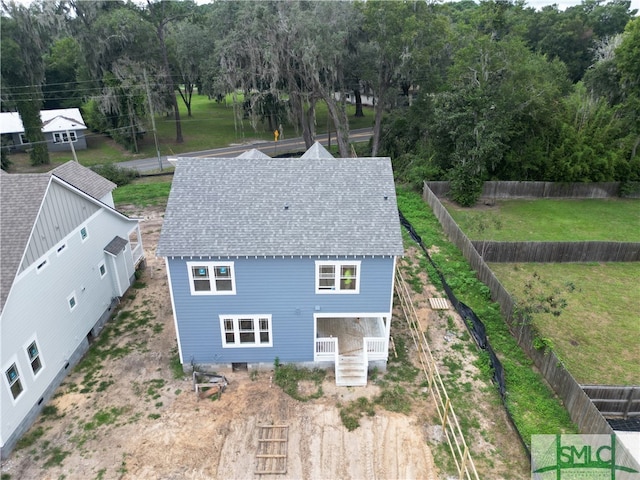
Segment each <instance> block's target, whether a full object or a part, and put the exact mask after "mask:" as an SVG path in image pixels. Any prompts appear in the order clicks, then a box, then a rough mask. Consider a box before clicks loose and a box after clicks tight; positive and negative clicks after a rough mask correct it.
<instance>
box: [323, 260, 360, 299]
mask: <svg viewBox="0 0 640 480" xmlns="http://www.w3.org/2000/svg"><path fill="white" fill-rule="evenodd" d="M359 292H360V262H354V261H340V262H330V261H318V262H316V293H359Z"/></svg>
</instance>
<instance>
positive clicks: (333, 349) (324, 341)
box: [314, 338, 338, 361]
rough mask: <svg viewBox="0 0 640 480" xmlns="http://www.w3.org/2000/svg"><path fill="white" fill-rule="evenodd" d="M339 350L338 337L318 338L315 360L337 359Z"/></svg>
mask: <svg viewBox="0 0 640 480" xmlns="http://www.w3.org/2000/svg"><path fill="white" fill-rule="evenodd" d="M337 352H338V339H337V338H316V349H315V353H314V360H315V361H321V360H326V361H336V355H337Z"/></svg>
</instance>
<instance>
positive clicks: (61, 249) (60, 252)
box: [56, 243, 67, 255]
mask: <svg viewBox="0 0 640 480" xmlns="http://www.w3.org/2000/svg"><path fill="white" fill-rule="evenodd" d="M66 248H67V244H66V243H63V244H62V245H60V246H59V247H58V248H57V250H56V253H57V254H58V255H61V254H62V252H64V250H65V249H66Z"/></svg>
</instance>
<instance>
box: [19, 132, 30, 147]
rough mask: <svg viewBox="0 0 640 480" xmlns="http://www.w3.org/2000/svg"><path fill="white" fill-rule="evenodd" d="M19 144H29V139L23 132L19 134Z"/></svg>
mask: <svg viewBox="0 0 640 480" xmlns="http://www.w3.org/2000/svg"><path fill="white" fill-rule="evenodd" d="M20 144H21V145H29V139H28V138H27V136H26V135H25V134H24V133H21V134H20Z"/></svg>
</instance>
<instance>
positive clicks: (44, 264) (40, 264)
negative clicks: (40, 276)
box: [36, 258, 49, 273]
mask: <svg viewBox="0 0 640 480" xmlns="http://www.w3.org/2000/svg"><path fill="white" fill-rule="evenodd" d="M36 263H37V265H36V273H41V272H42V271H43V270H44V269H45V268H47V267H48V266H49V259H48V258H45V259H44V260H39V261H37V262H36Z"/></svg>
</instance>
